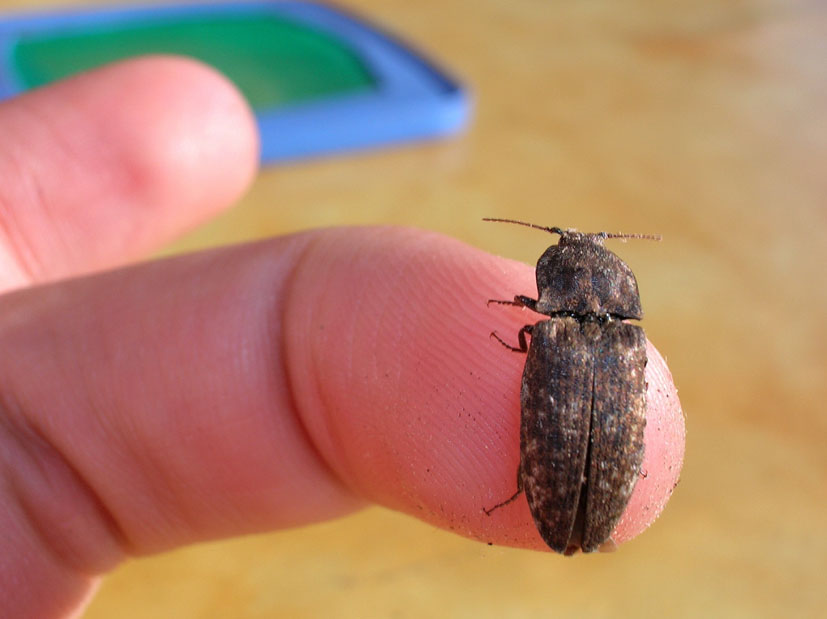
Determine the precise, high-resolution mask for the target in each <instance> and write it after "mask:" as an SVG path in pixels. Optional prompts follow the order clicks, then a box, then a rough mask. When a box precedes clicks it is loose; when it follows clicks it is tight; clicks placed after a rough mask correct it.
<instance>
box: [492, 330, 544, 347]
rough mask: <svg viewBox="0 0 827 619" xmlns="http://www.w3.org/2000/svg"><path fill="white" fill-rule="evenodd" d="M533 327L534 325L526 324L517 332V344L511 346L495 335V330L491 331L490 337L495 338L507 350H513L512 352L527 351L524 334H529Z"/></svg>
mask: <svg viewBox="0 0 827 619" xmlns="http://www.w3.org/2000/svg"><path fill="white" fill-rule="evenodd" d="M533 328H534V325H526V326H524V327H523V328H522V329H520V331H519V332H518V333H517V342H519V344H520V345H519V346H512V345H511V344H507V343H506V342H505V341H503V339H502V338H501V337H500V336H499V335H497V333H496V332H495V331H492V332H491V337H493V338H494V339H495V340H497V341H498V342H499V343H500V344H502V345H503V346H505V347H506V348H507V349H508V350H513V351H514V352H528V342H526V339H525V334H526V333H528V334H529V335H531V330H532V329H533Z"/></svg>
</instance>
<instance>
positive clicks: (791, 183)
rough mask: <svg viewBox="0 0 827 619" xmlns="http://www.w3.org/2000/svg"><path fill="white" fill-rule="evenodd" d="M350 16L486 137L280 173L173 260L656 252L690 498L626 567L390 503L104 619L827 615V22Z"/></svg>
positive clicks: (703, 5) (651, 286)
mask: <svg viewBox="0 0 827 619" xmlns="http://www.w3.org/2000/svg"><path fill="white" fill-rule="evenodd" d="M343 3H344V4H345V6H347V7H350V8H352V9H355V10H357V11H359V12H361V13H363V14H365V15H367V16H370V17H372V18H373V19H375V20H377V21H378V22H379V23H381V24H384V25H385V26H387V27H389V28H390V29H392V30H393V31H395V32H397V33H400V34H401V35H403V36H404V37H405V38H407V39H409V40H410V41H413V42H414V43H416V44H417V45H418V46H419V47H421V48H424V49H426V50H427V51H428V52H429V53H430V54H431V55H432V56H433V57H435V58H437V59H439V60H441V61H442V63H443V64H444V65H446V66H447V67H448V68H450V69H451V70H452V71H453V72H455V73H456V74H457V75H459V76H461V77H462V79H463V80H464V81H465V82H466V83H467V84H468V85H469V86H470V87H471V89H472V90H473V92H474V98H475V102H476V111H475V116H474V120H473V122H472V125H471V127H470V128H469V130H468V131H467V132H466V133H465V134H464V135H462V136H460V137H458V138H456V139H451V140H449V141H445V142H442V143H434V144H426V145H413V146H403V147H400V148H394V149H390V150H383V151H379V152H372V153H367V154H358V155H352V156H351V155H349V156H341V157H336V158H329V159H324V160H317V161H312V162H306V163H299V164H292V165H286V166H280V167H274V168H269V169H267V170H264V171H262V173H261V175H260V177H259V178H258V180H257V182H256V184H255V186H254V187H253V189H252V190H251V191H250V193H249V194H248V195H247V196H246V197H245V198H244V199H243V200H242V201H241V202H240V203H239V204H238V205H237V206H236V207H235V208H233V209H232V210H230V211H229V212H227V213H226V214H225V215H223V216H222V217H220V218H219V219H218V220H216V221H214V222H211V223H209V224H208V225H205V226H203V227H202V228H201V229H199V230H197V231H195V232H194V233H193V234H191V235H189V236H188V237H187V238H185V239H182V240H181V241H180V242H178V243H176V244H175V245H174V246H172V247H170V248H168V250H167V251H168V252H178V251H189V250H195V249H198V248H202V247H208V246H214V245H219V244H224V243H229V242H236V241H242V240H247V239H253V238H260V237H265V236H270V235H277V234H285V233H289V232H292V231H295V230H300V229H304V228H310V227H316V226H329V225H349V224H388V223H392V224H399V225H412V226H419V227H423V228H428V229H433V230H438V231H441V232H443V233H445V234H448V235H451V236H455V237H458V238H460V239H463V240H465V241H466V242H468V243H470V244H473V245H477V246H479V247H481V248H484V249H486V250H488V251H491V252H494V253H499V254H502V255H506V256H509V257H513V258H518V259H521V260H524V261H526V262H534V261H535V260H536V258H537V256H538V255H539V253H540V252H541V251H542V249H544V243H545V242H546V241H547V239H545V238H544V237H542V236H535V233H533V232H530V231H526V230H522V229H519V228H516V227H507V226H496V225H493V224H485V223H482V222H481V221H480V218H481V217H483V216H495V217H519V218H522V219H527V220H530V221H534V222H538V223H542V224H546V225H559V226H564V227H577V228H579V229H582V230H602V229H608V230H624V231H635V232H660V233H661V234H662V235H663V237H664V241H663V242H662V243H660V244H658V245H652V244H649V243H628V244H626V245H623V246H622V247H621V248H620V249H621V250H622V251H621V253H622V254H623V257H624V258H625V259H626V260H627V261H628V262H629V264H630V265H631V266H632V267H633V269H634V270H635V272H636V274H637V276H638V280H639V282H640V284H641V291H642V295H643V300H644V305H645V310H646V322H645V327H646V330H647V333H648V335H649V337H650V339H651V340H652V341H653V342H655V344H656V345H657V346H658V348H659V349H660V350H661V352H662V353H663V354H664V355H666V357H667V358H668V360H669V363H670V366H671V369H672V372H673V374H674V376H675V380H676V382H677V385H678V387H679V389H680V395H681V400H682V403H683V406H684V411H685V414H686V417H687V426H688V449H687V454H686V464H685V468H684V472H683V476H682V482H681V485H680V486H679V487H678V489H677V490H676V492H675V494H674V496H673V499H672V501H671V502H670V504H669V505H668V506H667V508H666V510H665V511H664V513H663V515H662V516H661V518H660V520H658V522H657V523H656V524H655V525H654V526H653V527H652V528H651V529H650V530H649V531H648V532H646V533H645V534H644V535H642V536H641V537H640V538H638V539H637V540H635V541H633V542H631V543H629V544H627V545H626V546H624V547H623V548H622V550H621V551H620V552H618V553H615V554H613V555H609V556H596V557H585V558H584V557H580V558H576V559H564V558H561V557H556V556H552V555H547V554H544V553H536V552H528V551H520V550H512V549H508V548H498V547H487V546H485V545H482V544H479V543H476V542H472V541H469V540H467V539H464V538H461V537H458V536H455V535H452V534H450V533H448V532H445V531H440V530H436V529H434V528H433V527H431V526H428V525H424V524H422V523H420V522H418V521H416V520H414V519H412V518H410V517H407V516H402V515H399V514H395V513H392V512H390V511H387V510H385V509H381V508H372V509H368V510H366V511H364V512H361V513H358V514H356V515H354V516H351V517H349V518H345V519H343V520H340V521H336V522H330V523H326V524H322V525H316V526H312V527H307V528H305V529H299V530H292V531H284V532H277V533H273V534H269V535H261V536H255V537H250V538H246V539H241V540H233V541H226V542H217V543H211V544H205V545H202V546H199V547H194V548H188V549H185V550H181V551H178V552H174V553H170V554H166V555H163V556H158V557H153V558H148V559H142V560H137V561H132V562H129V563H127V564H125V565H123V566H122V567H121V568H119V569H118V570H117V571H116V572H115V573H114V574H112V575H111V576H110V577H109V578H108V579H106V580H105V581H104V583H103V586H102V587H101V590H100V592H99V594H98V596H97V598H96V599H95V600H94V601H93V603H92V604H91V606H90V607H89V608H88V610H87V611H86V613H85V615H84V616H85V617H86V618H87V619H99V618H107V619H108V618H111V617H116V616H117V617H119V618H121V619H128V618H132V617H136V618H137V617H177V618H190V617H193V618H195V617H199V618H200V617H205V618H206V617H237V618H240V619H246V618H254V617H255V618H257V617H291V618H295V617H298V618H301V617H370V616H376V617H400V618H404V617H419V616H451V617H473V618H475V619H483V618H485V617H524V616H540V617H542V616H552V615H553V616H577V617H602V616H634V617H646V616H663V615H665V616H672V617H696V616H727V617H735V616H749V617H756V616H767V617H775V616H790V617H804V616H807V617H809V616H816V615H818V614H820V612H824V610H823V609H824V607H825V603H827V594H825V586H824V578H825V576H824V574H825V570H826V569H827V533H825V519H827V475H825V473H827V456H825V453H827V450H825V440H827V432H825V430H826V429H827V416H825V414H824V408H825V402H827V387H825V374H827V372H825V369H827V368H826V367H825V366H826V365H827V364H825V361H826V360H827V327H825V324H826V321H825V318H827V286H825V280H826V279H827V278H825V273H824V270H825V266H827V242H825V241H827V232H826V230H827V173H825V161H826V160H827V5H825V3H823V2H817V1H816V0H761V1H758V0H740V1H737V2H735V1H731V2H713V1H711V0H696V1H694V2H688V1H686V2H677V3H668V4H669V8H665V6H664V5H665V4H667V3H657V2H645V1H643V0H638V1H632V0H627V1H621V2H618V1H612V2H610V1H604V0H594V1H589V2H567V3H556V2H550V1H540V0H483V1H480V0H419V1H418V2H409V1H406V0H346V1H345V2H343ZM4 4H5V6H6V7H7V8H8V7H9V6H15V5H16V6H17V7H20V6H30V5H31V4H32V3H30V2H14V3H4Z"/></svg>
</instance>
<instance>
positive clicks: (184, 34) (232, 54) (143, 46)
mask: <svg viewBox="0 0 827 619" xmlns="http://www.w3.org/2000/svg"><path fill="white" fill-rule="evenodd" d="M148 53H163V54H179V55H185V56H193V57H195V58H198V59H200V60H202V61H204V62H206V63H208V64H211V65H212V66H214V67H215V68H217V69H218V70H219V71H221V72H222V73H224V74H225V75H226V76H227V77H229V78H230V79H231V80H232V81H233V82H235V84H236V85H237V86H238V87H239V88H240V89H241V92H243V93H244V95H245V96H246V97H247V100H248V101H249V102H250V104H251V105H252V106H253V107H254V108H268V107H273V106H276V105H279V104H284V103H293V102H296V101H303V100H308V99H315V98H321V97H325V96H330V95H334V94H341V93H345V92H352V91H358V90H365V89H371V88H372V87H373V85H374V79H373V78H372V76H371V75H370V73H369V71H368V70H367V68H366V67H365V66H364V64H363V63H362V62H361V60H360V59H359V58H358V57H357V56H356V55H355V54H354V53H353V52H352V51H351V50H350V49H348V48H347V47H346V46H344V45H343V44H342V43H341V42H339V41H338V40H337V39H335V38H334V37H332V36H330V35H328V34H326V33H323V32H318V31H315V30H313V29H311V28H308V27H306V26H303V25H301V24H297V23H294V22H291V21H289V20H285V19H281V18H278V17H275V16H269V15H268V16H232V17H230V16H226V17H199V18H182V19H165V20H163V21H156V22H145V23H139V24H130V25H128V26H124V25H110V26H108V27H105V28H104V27H98V28H96V29H94V30H93V29H86V30H84V31H82V32H79V31H70V32H64V33H60V34H51V35H42V34H41V35H37V36H32V37H28V38H27V37H24V38H21V40H19V41H18V42H17V44H16V45H15V46H14V49H13V56H12V59H13V64H14V67H15V69H16V71H17V74H18V76H19V78H20V80H21V81H22V83H23V84H24V85H25V87H27V88H33V87H36V86H40V85H42V84H46V83H48V82H51V81H54V80H57V79H61V78H64V77H67V76H69V75H72V74H74V73H78V72H80V71H84V70H86V69H91V68H93V67H96V66H100V65H102V64H104V63H107V62H112V61H115V60H120V59H123V58H128V57H130V56H137V55H141V54H148Z"/></svg>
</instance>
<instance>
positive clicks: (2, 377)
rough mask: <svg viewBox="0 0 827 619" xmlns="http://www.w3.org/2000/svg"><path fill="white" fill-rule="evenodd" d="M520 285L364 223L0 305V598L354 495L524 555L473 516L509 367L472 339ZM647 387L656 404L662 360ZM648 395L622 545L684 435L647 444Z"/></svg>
mask: <svg viewBox="0 0 827 619" xmlns="http://www.w3.org/2000/svg"><path fill="white" fill-rule="evenodd" d="M531 277H532V271H531V269H530V267H528V266H526V265H522V264H518V263H515V262H511V261H506V260H503V259H501V258H497V257H495V256H491V255H489V254H486V253H484V252H482V251H480V250H477V249H473V248H471V247H468V246H466V245H464V244H462V243H459V242H457V241H453V240H451V239H448V238H445V237H443V236H439V235H435V234H428V233H424V232H422V231H417V230H407V229H393V228H364V229H339V230H326V231H315V232H310V233H306V234H301V235H296V236H293V237H286V238H283V239H276V240H272V241H268V242H263V243H257V244H252V245H245V246H238V247H231V248H225V249H221V250H214V251H211V252H204V253H200V254H193V255H189V256H181V257H178V258H175V259H170V260H164V261H157V262H154V263H149V264H145V265H140V266H137V267H133V268H129V269H124V270H121V271H117V272H111V273H105V274H101V275H97V276H94V277H88V278H84V279H77V280H74V281H69V282H63V283H60V284H55V285H51V286H45V287H41V288H35V289H29V290H24V291H21V292H18V293H14V294H11V295H6V296H5V297H3V298H2V310H3V311H2V312H0V394H2V400H0V405H2V414H3V416H2V418H0V421H2V423H0V465H1V466H0V475H2V480H4V483H3V484H0V500H2V501H4V502H5V503H6V504H7V505H9V509H6V510H4V511H3V510H0V525H1V526H0V531H3V530H5V531H22V532H24V533H20V534H19V535H15V536H14V537H12V538H9V539H7V540H6V541H5V542H4V545H5V547H4V548H3V552H0V583H2V582H3V578H4V577H8V578H13V581H14V582H24V583H26V586H25V587H18V588H17V589H15V591H14V594H15V595H16V596H18V597H24V598H25V600H24V601H23V602H21V603H20V604H19V605H18V607H19V608H27V609H28V610H31V608H33V605H36V604H41V605H42V604H45V603H46V602H47V601H48V598H44V597H43V595H42V591H43V590H44V589H45V590H48V591H49V592H50V595H52V596H57V595H60V596H63V598H64V600H65V599H67V598H68V597H71V595H72V592H74V594H75V596H76V597H77V594H78V592H79V591H81V590H85V589H84V587H88V586H89V582H88V575H89V574H95V573H100V572H102V571H104V570H106V569H109V568H111V567H112V566H113V565H114V564H115V563H116V562H117V561H118V560H119V559H120V558H121V557H122V556H123V555H125V554H143V553H149V552H157V551H160V550H165V549H169V548H172V547H175V546H179V545H183V544H187V543H192V542H194V541H199V540H204V539H210V538H216V537H225V536H230V535H237V534H242V533H249V532H253V531H263V530H267V529H273V528H280V527H289V526H296V525H298V524H304V523H309V522H314V521H318V520H321V519H326V518H332V517H335V516H337V515H341V514H344V513H347V512H349V511H352V510H354V509H357V508H358V507H359V506H360V505H363V504H364V503H365V502H366V501H373V502H376V503H380V504H382V505H385V506H387V507H390V508H392V509H397V510H400V511H403V512H406V513H409V514H412V515H414V516H416V517H418V518H421V519H423V520H426V521H428V522H431V523H433V524H435V525H437V526H440V527H443V528H446V529H450V530H453V531H455V532H458V533H460V534H462V535H466V536H469V537H473V538H476V539H480V540H485V541H489V542H493V543H501V544H509V545H515V546H523V547H531V548H544V544H543V542H542V540H541V539H540V538H539V535H538V534H537V532H536V530H535V528H534V525H533V523H532V522H531V518H530V516H529V514H528V510H527V507H525V504H524V503H523V505H522V506H519V507H517V506H515V508H514V509H509V510H501V511H502V512H503V513H502V514H501V515H498V516H497V517H496V518H494V517H487V516H485V514H484V512H483V508H485V507H490V506H491V505H492V504H493V503H496V502H498V501H500V500H501V499H502V498H503V497H504V496H508V495H509V494H510V493H511V492H513V489H514V484H515V471H516V463H517V460H518V445H519V438H518V424H519V404H518V402H519V395H518V391H519V382H520V374H521V371H522V360H521V359H520V358H518V357H517V356H516V355H511V354H510V353H509V354H505V355H504V354H503V351H502V350H501V349H500V347H499V345H497V344H496V343H495V342H492V340H490V339H489V337H488V334H489V333H490V331H491V330H492V329H497V330H501V331H508V330H511V329H513V330H516V328H518V327H519V326H520V325H521V324H523V323H524V321H525V320H524V317H522V316H521V315H520V314H519V312H494V311H491V310H490V309H489V308H487V307H486V303H485V301H486V299H488V298H491V297H496V296H498V295H499V294H500V293H501V292H502V291H503V290H514V289H518V290H522V291H524V292H530V287H531ZM647 377H648V379H649V382H650V385H651V386H653V388H654V389H655V393H657V392H658V390H662V391H663V393H664V394H667V395H670V397H672V398H673V399H672V400H671V401H672V402H674V403H676V402H677V400H676V398H674V397H673V396H674V387H673V386H672V385H671V382H670V381H669V380H668V372H667V371H666V370H665V366H664V365H663V364H662V360H661V359H660V357H659V356H657V355H653V356H652V358H651V361H650V364H649V366H648V367H647ZM667 400H668V398H664V397H652V398H651V399H650V402H649V415H650V423H649V426H647V428H648V429H647V436H646V439H647V454H648V455H647V458H648V459H647V461H646V462H645V463H644V467H645V470H646V473H647V477H646V479H644V480H641V483H639V484H638V488H637V490H636V493H635V498H633V500H632V502H631V503H630V505H629V507H628V509H627V518H626V520H625V524H624V523H621V527H620V529H619V531H618V539H619V540H621V539H624V538H628V537H631V536H633V535H635V534H636V533H638V532H640V531H641V530H642V529H643V528H645V526H646V525H647V524H648V523H649V522H651V521H652V520H654V518H655V517H656V515H657V513H658V512H659V509H660V507H661V506H662V504H663V503H664V502H665V500H666V497H668V495H669V493H670V492H671V489H672V484H671V483H665V484H664V483H663V481H664V480H669V479H670V476H676V475H677V472H678V471H679V469H680V461H681V459H682V454H683V443H682V440H680V439H675V440H673V439H674V437H677V436H678V434H677V433H675V432H672V433H670V432H668V431H661V430H659V428H669V427H671V428H673V429H676V428H678V429H682V427H683V426H682V418H681V417H680V410H679V408H677V407H676V406H670V405H668V404H667ZM670 437H672V438H670ZM658 480H660V481H658ZM9 489H10V492H6V493H5V494H3V492H4V490H9ZM38 546H40V547H45V550H46V551H45V552H41V553H38V554H36V555H34V554H33V553H32V550H31V549H32V548H37V547H38ZM35 556H36V557H37V560H35V559H34V558H33V557H35ZM58 578H60V580H57V579H58ZM38 608H41V607H38ZM23 614H26V613H23ZM28 614H29V615H31V614H33V613H31V612H29V613H28Z"/></svg>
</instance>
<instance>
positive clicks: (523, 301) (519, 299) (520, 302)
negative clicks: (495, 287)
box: [486, 294, 537, 311]
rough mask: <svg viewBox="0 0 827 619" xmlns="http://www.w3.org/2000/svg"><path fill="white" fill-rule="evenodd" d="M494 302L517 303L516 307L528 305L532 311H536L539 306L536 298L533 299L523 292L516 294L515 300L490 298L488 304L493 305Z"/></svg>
mask: <svg viewBox="0 0 827 619" xmlns="http://www.w3.org/2000/svg"><path fill="white" fill-rule="evenodd" d="M492 303H498V304H500V305H515V306H516V307H527V308H528V309H530V310H531V311H536V309H535V308H536V307H537V301H536V299H532V298H530V297H526V296H523V295H521V294H518V295H517V296H515V297H514V300H513V301H500V300H499V299H488V301H487V303H486V305H491V304H492Z"/></svg>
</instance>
